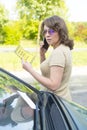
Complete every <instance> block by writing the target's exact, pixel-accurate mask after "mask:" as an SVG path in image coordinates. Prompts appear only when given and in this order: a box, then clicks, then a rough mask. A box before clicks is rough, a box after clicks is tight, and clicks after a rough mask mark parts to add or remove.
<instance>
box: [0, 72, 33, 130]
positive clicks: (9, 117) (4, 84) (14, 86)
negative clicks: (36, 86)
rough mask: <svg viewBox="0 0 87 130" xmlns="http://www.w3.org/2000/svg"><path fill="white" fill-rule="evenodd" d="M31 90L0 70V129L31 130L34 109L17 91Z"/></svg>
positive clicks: (29, 91)
mask: <svg viewBox="0 0 87 130" xmlns="http://www.w3.org/2000/svg"><path fill="white" fill-rule="evenodd" d="M18 90H19V91H21V90H22V91H24V92H27V93H28V94H29V95H30V94H31V93H32V91H31V90H30V89H29V88H27V87H26V86H25V85H24V84H22V83H21V82H19V81H18V80H16V79H14V78H13V77H11V76H9V75H7V74H5V73H3V72H0V130H4V129H6V130H8V129H9V130H11V129H12V128H13V127H14V130H19V129H21V128H22V129H23V130H33V117H34V109H32V108H31V107H30V106H29V105H28V104H27V103H26V101H24V99H23V98H22V97H21V96H20V95H19V93H18V92H17V91H18Z"/></svg>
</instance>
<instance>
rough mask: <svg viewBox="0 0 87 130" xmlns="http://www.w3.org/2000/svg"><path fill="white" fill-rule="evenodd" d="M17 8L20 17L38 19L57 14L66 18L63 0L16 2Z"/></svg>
mask: <svg viewBox="0 0 87 130" xmlns="http://www.w3.org/2000/svg"><path fill="white" fill-rule="evenodd" d="M17 7H18V9H19V13H20V17H21V18H23V17H24V16H25V15H26V16H27V18H28V19H39V20H40V21H41V20H42V19H43V18H45V17H48V16H51V15H54V14H58V15H60V16H62V17H64V18H65V17H66V12H67V8H66V5H65V2H64V0H18V3H17Z"/></svg>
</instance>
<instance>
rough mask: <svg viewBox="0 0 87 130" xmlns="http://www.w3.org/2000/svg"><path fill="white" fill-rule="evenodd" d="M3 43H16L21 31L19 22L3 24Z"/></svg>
mask: <svg viewBox="0 0 87 130" xmlns="http://www.w3.org/2000/svg"><path fill="white" fill-rule="evenodd" d="M3 30H4V43H5V44H12V45H13V44H18V43H19V40H20V39H21V37H22V31H21V27H20V23H19V22H12V23H9V24H7V25H5V26H4V28H3Z"/></svg>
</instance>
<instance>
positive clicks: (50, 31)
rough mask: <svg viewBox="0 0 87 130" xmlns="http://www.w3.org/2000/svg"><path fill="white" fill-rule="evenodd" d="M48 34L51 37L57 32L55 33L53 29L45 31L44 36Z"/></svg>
mask: <svg viewBox="0 0 87 130" xmlns="http://www.w3.org/2000/svg"><path fill="white" fill-rule="evenodd" d="M47 32H48V33H49V34H50V35H52V34H53V33H54V32H55V31H54V30H53V29H49V30H44V31H43V35H46V33H47Z"/></svg>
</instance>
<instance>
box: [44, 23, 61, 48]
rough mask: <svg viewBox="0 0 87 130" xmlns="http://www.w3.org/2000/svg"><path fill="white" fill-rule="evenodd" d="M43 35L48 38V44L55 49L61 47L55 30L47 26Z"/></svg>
mask: <svg viewBox="0 0 87 130" xmlns="http://www.w3.org/2000/svg"><path fill="white" fill-rule="evenodd" d="M43 35H44V37H45V38H46V41H47V43H48V44H49V45H51V46H53V48H56V47H57V46H58V45H59V34H58V32H56V31H54V30H53V29H50V28H49V27H47V26H46V25H45V26H44V32H43Z"/></svg>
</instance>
